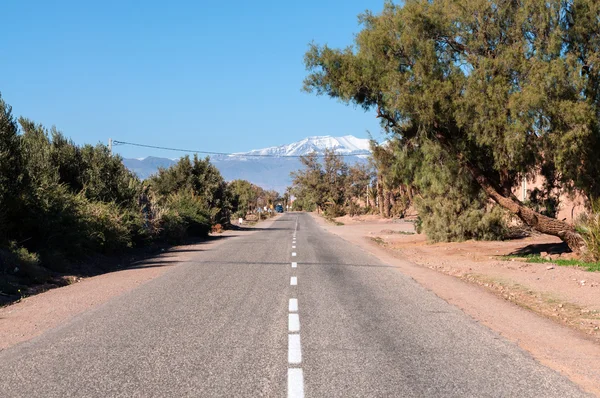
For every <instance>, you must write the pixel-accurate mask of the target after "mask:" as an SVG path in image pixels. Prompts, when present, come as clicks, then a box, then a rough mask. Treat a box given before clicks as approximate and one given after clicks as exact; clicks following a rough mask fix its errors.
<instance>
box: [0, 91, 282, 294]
mask: <svg viewBox="0 0 600 398" xmlns="http://www.w3.org/2000/svg"><path fill="white" fill-rule="evenodd" d="M277 199H278V195H277V193H276V192H267V191H264V190H262V189H261V188H259V187H256V186H254V185H252V184H250V183H248V182H246V181H234V182H233V183H230V184H228V183H227V182H225V180H224V179H223V177H222V176H221V174H220V173H219V171H218V170H217V169H216V168H215V166H214V165H212V164H211V163H210V160H209V159H208V158H207V159H199V158H198V157H197V156H194V157H193V158H192V159H190V158H189V157H188V156H186V157H183V158H181V160H180V161H179V162H178V163H177V164H175V165H174V166H172V167H170V168H168V169H162V170H160V171H159V172H158V173H157V174H156V175H155V176H153V177H152V178H150V179H148V180H146V181H140V180H139V179H138V178H137V177H136V176H135V175H134V174H133V173H131V172H130V171H129V170H127V169H126V168H125V166H124V165H123V163H122V159H121V158H120V157H119V156H113V155H111V153H110V151H109V149H108V148H107V147H106V146H105V145H101V144H98V145H96V146H92V145H84V146H77V145H75V144H74V143H73V142H72V141H70V140H69V139H67V138H66V137H65V136H64V135H63V134H62V133H61V132H59V131H58V130H57V129H55V128H54V127H53V128H50V129H48V128H46V127H44V126H42V125H40V124H36V123H35V122H33V121H31V120H29V119H26V118H19V119H17V118H16V117H14V116H13V115H12V110H11V107H10V106H9V105H8V104H7V103H6V102H4V100H3V99H2V98H1V97H0V294H4V295H15V294H20V293H22V292H23V291H24V290H25V289H26V288H27V285H29V284H44V283H47V282H51V281H54V283H58V282H56V280H57V278H58V277H60V276H61V275H64V274H85V273H86V272H87V271H86V269H84V268H85V267H84V264H85V263H86V262H87V261H88V260H90V259H92V258H93V257H97V256H119V255H122V254H125V253H129V252H130V251H131V250H132V249H135V248H143V247H150V246H152V245H156V244H177V243H182V242H184V241H185V240H186V239H188V238H190V237H199V238H204V237H207V236H208V234H209V232H211V230H215V231H219V230H221V229H222V228H224V227H227V226H228V225H229V224H230V219H231V217H232V215H235V216H239V217H245V216H246V214H247V213H248V212H251V211H253V210H255V209H256V208H257V207H259V206H267V205H271V204H272V203H273V202H274V201H275V200H277ZM105 263H106V264H110V261H106V262H105ZM106 267H107V266H106V265H103V264H100V265H99V266H98V267H97V269H95V270H94V271H93V272H94V273H95V272H102V271H106V270H107V269H106Z"/></svg>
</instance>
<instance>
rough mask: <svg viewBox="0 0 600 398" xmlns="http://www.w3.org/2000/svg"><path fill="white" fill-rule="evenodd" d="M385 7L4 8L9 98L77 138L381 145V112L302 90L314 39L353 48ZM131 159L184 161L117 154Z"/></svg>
mask: <svg viewBox="0 0 600 398" xmlns="http://www.w3.org/2000/svg"><path fill="white" fill-rule="evenodd" d="M382 7H383V0H362V1H358V0H329V1H328V0H303V1H260V0H257V1H247V0H246V1H206V0H199V1H192V0H189V1H182V0H177V1H150V0H143V1H126V0H118V1H117V0H108V1H106V0H105V1H81V0H72V1H64V0H63V1H61V0H56V1H47V0H38V1H28V0H4V1H2V8H1V10H2V11H1V12H2V18H1V20H2V22H1V23H2V52H3V59H2V61H1V62H0V92H1V93H2V96H3V98H4V99H5V101H7V102H8V103H9V104H11V105H12V106H13V111H14V113H15V114H16V115H22V116H26V117H28V118H30V119H33V120H35V121H36V122H39V123H42V124H44V125H47V126H48V127H49V126H52V125H55V126H57V128H58V129H59V130H61V131H63V132H64V133H65V135H67V136H68V137H71V138H72V139H73V140H74V141H75V142H76V143H78V144H84V143H93V144H95V143H97V142H106V141H107V139H108V138H109V137H112V138H113V139H118V140H122V141H134V142H143V143H147V144H152V145H160V146H172V147H184V148H193V149H201V150H208V151H224V152H236V151H246V150H250V149H255V148H262V147H266V146H273V145H281V144H286V143H289V142H293V141H296V140H299V139H301V138H304V137H306V136H310V135H336V136H337V135H347V134H352V135H355V136H357V137H365V138H366V137H367V136H368V134H367V131H370V132H371V133H373V135H374V137H375V138H381V134H380V130H379V125H378V123H377V120H376V119H375V117H374V114H373V113H368V114H365V113H364V112H363V111H362V110H360V109H354V108H353V107H348V106H345V105H343V104H340V103H338V102H336V101H334V100H331V99H329V98H326V97H316V96H314V95H309V94H306V93H304V92H302V91H301V86H302V80H303V78H304V76H305V75H306V71H305V69H304V65H303V62H302V61H303V56H304V53H305V51H306V49H307V48H308V43H310V42H311V41H313V40H314V41H315V42H317V43H319V44H325V43H327V44H329V45H332V46H335V47H345V46H346V45H349V44H352V40H353V37H354V34H355V33H357V32H358V31H359V30H360V27H359V26H358V22H357V15H358V14H359V13H361V12H363V11H364V10H366V9H369V10H372V11H375V12H378V11H380V10H381V9H382ZM115 149H116V150H117V151H118V152H119V153H121V154H122V155H124V156H125V157H143V156H147V155H158V156H165V157H176V156H178V155H177V154H176V153H172V152H171V153H169V152H163V151H154V150H150V149H142V148H133V147H117V148H115Z"/></svg>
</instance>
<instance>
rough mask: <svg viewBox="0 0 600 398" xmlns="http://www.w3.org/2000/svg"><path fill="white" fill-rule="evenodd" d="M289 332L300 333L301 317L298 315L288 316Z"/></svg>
mask: <svg viewBox="0 0 600 398" xmlns="http://www.w3.org/2000/svg"><path fill="white" fill-rule="evenodd" d="M288 331H289V332H299V331H300V316H299V315H298V314H288Z"/></svg>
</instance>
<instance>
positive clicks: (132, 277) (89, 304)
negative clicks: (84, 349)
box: [0, 219, 274, 351]
mask: <svg viewBox="0 0 600 398" xmlns="http://www.w3.org/2000/svg"><path fill="white" fill-rule="evenodd" d="M273 220H274V219H273ZM273 220H269V221H264V222H262V223H259V224H258V226H260V227H265V226H268V225H269V224H270V223H271V222H272V221H273ZM251 233H254V231H252V230H251V229H250V230H243V231H225V232H223V233H222V234H219V235H218V236H217V238H216V239H215V238H213V239H210V240H207V241H205V242H201V243H197V244H193V245H186V246H177V247H173V248H171V249H169V250H167V251H165V252H164V253H162V254H160V255H158V256H155V257H152V258H150V259H147V260H143V261H139V262H137V263H135V264H134V265H133V266H132V267H130V268H127V269H123V270H121V271H116V272H110V273H107V274H103V275H99V276H95V277H91V278H86V279H82V280H81V281H80V282H77V283H74V284H72V285H68V286H65V287H61V288H57V289H52V290H48V291H46V292H44V293H40V294H37V295H35V296H31V297H27V298H25V299H23V300H21V301H19V302H17V303H15V304H12V305H8V306H6V307H2V308H0V351H1V350H4V349H6V348H9V347H12V346H13V345H16V344H18V343H21V342H24V341H27V340H29V339H31V338H33V337H36V336H38V335H40V334H42V333H44V332H45V331H47V330H49V329H52V328H54V327H56V326H58V325H60V324H62V323H64V322H66V321H67V320H69V319H70V318H72V317H74V316H76V315H78V314H80V313H82V312H84V311H87V310H89V309H91V308H93V307H96V306H98V305H101V304H103V303H105V302H107V301H108V300H110V299H112V298H113V297H116V296H119V295H121V294H123V293H125V292H127V291H130V290H132V289H135V288H136V287H138V286H140V285H142V284H144V283H146V282H148V281H150V280H152V279H154V278H157V277H159V276H161V275H162V274H164V273H165V272H168V271H169V270H170V269H171V268H172V267H175V266H177V264H179V263H182V262H186V261H189V260H191V259H192V258H193V257H194V255H195V254H197V253H198V252H200V251H205V250H211V249H212V248H214V247H215V246H217V245H220V244H222V243H223V242H226V241H227V240H228V238H232V237H235V236H239V235H245V234H251Z"/></svg>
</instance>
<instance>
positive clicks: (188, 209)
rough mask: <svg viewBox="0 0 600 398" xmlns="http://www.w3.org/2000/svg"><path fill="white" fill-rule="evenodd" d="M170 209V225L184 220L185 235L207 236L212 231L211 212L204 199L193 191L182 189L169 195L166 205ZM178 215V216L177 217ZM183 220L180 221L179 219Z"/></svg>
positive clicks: (168, 212)
mask: <svg viewBox="0 0 600 398" xmlns="http://www.w3.org/2000/svg"><path fill="white" fill-rule="evenodd" d="M166 207H167V209H168V211H167V213H166V214H165V215H168V222H169V223H170V225H169V227H170V228H173V227H175V225H174V224H173V223H177V222H182V223H183V225H184V228H185V235H187V236H195V237H206V236H208V233H209V232H210V226H211V224H210V212H209V211H208V210H207V209H206V207H205V205H204V203H203V201H202V199H200V198H199V197H198V196H197V195H195V194H194V193H193V192H191V191H182V192H178V193H175V194H171V195H169V197H168V199H167V205H166ZM176 216H177V217H176ZM178 218H180V219H181V221H179V219H178Z"/></svg>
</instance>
